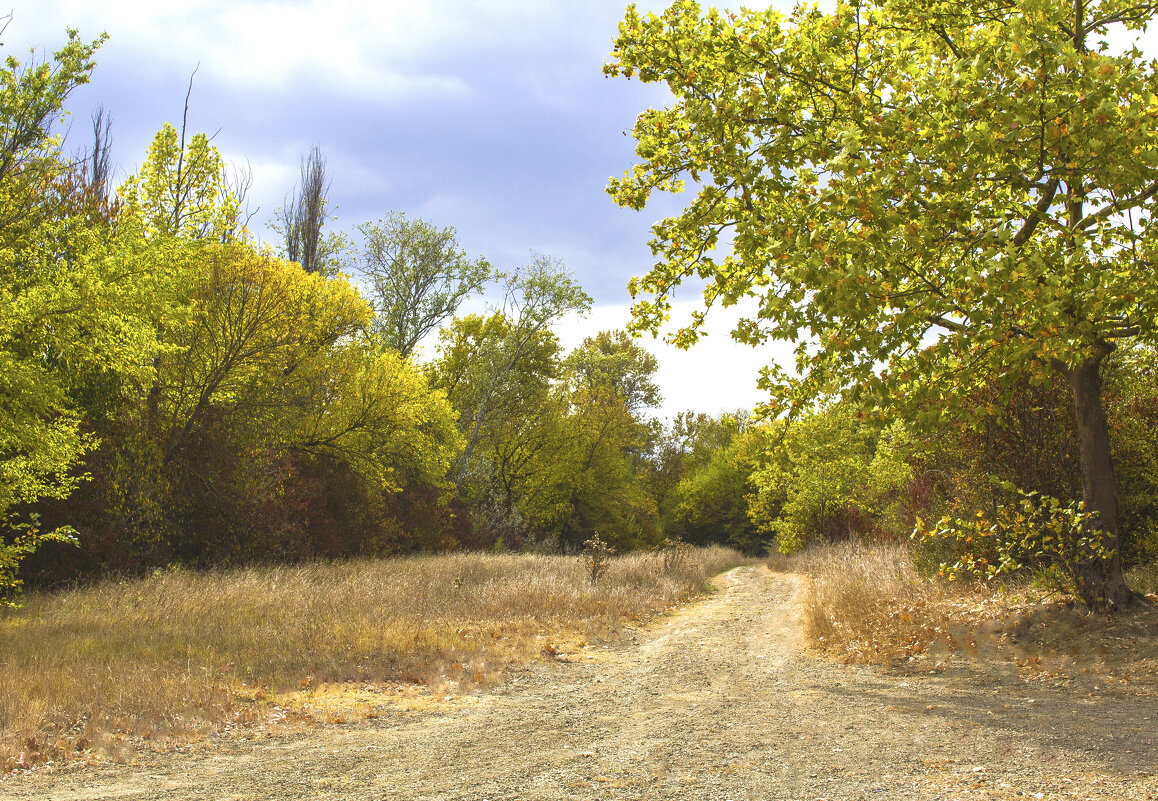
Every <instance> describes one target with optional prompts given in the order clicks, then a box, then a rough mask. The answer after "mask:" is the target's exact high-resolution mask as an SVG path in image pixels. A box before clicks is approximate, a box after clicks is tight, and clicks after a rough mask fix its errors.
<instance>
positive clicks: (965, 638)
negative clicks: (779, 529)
mask: <svg viewBox="0 0 1158 801" xmlns="http://www.w3.org/2000/svg"><path fill="white" fill-rule="evenodd" d="M774 567H776V568H779V569H790V570H798V571H801V572H805V573H807V574H808V576H809V577H810V579H811V580H810V582H809V589H808V593H807V595H806V598H805V602H804V628H805V635H806V637H807V638H808V639H809V640H810V641H811V643H812V644H813V645H814V646H816V647H817V648H820V649H821V650H824V651H827V652H829V653H831V654H833V655H836V656H838V657H839V658H842V659H844V660H846V661H850V662H861V663H882V664H892V663H896V662H898V661H900V660H905V659H908V658H910V657H913V656H915V655H917V654H924V653H928V652H932V653H934V654H937V653H940V652H947V651H953V650H958V649H970V650H976V649H980V648H984V647H985V646H986V643H987V637H988V636H989V634H991V633H992V632H993V631H996V629H997V628H998V625H995V623H994V621H1000V620H1003V619H1005V618H1010V617H1012V616H1016V615H1017V614H1018V613H1019V611H1020V610H1023V609H1025V608H1026V607H1028V606H1029V605H1030V604H1031V602H1032V598H1031V597H1030V594H1029V593H1028V587H1026V586H1016V587H1014V588H1010V587H1004V588H1000V589H999V588H996V587H990V586H981V585H969V584H957V583H954V584H949V583H947V582H938V581H934V580H932V579H928V578H924V577H922V576H920V575H919V574H918V573H917V571H916V569H915V568H914V567H913V560H912V556H911V553H910V551H909V549H908V547H907V546H906V545H904V544H888V543H886V544H876V545H870V544H865V543H860V542H856V541H848V542H843V543H839V544H832V545H823V546H818V547H814V548H810V549H808V550H807V551H804V552H803V553H801V554H797V555H796V556H794V557H791V558H790V559H788V560H787V562H783V561H782V562H781V563H780V564H778V565H775V566H774Z"/></svg>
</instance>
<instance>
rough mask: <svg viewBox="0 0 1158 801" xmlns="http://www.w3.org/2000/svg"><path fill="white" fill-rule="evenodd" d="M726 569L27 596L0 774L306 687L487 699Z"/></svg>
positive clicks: (622, 566) (244, 709)
mask: <svg viewBox="0 0 1158 801" xmlns="http://www.w3.org/2000/svg"><path fill="white" fill-rule="evenodd" d="M665 557H666V558H665ZM742 561H743V559H742V557H741V556H740V554H739V553H737V552H736V551H733V550H728V549H723V548H710V549H686V548H684V549H679V551H678V555H677V558H672V553H671V552H666V551H657V552H649V553H644V552H639V553H634V554H630V555H627V556H616V557H612V558H611V559H610V560H609V562H608V563H607V566H606V569H605V570H604V571H603V572H602V573H601V574H600V576H599V578H598V581H597V582H592V581H591V578H590V571H589V570H588V569H587V566H586V565H585V564H584V561H583V557H582V556H547V555H544V556H534V555H515V554H506V555H495V554H484V553H473V554H446V555H432V556H413V557H397V558H388V559H374V560H352V561H347V562H338V563H334V564H309V565H296V566H268V567H254V568H248V569H235V570H220V571H212V572H208V573H205V572H196V571H188V570H168V571H160V572H158V573H156V574H155V575H150V576H146V577H143V578H139V579H132V580H127V581H113V580H109V581H103V582H99V583H97V584H95V585H94V586H92V587H88V588H82V589H76V590H69V591H62V592H58V593H50V594H40V593H31V594H29V595H28V596H26V598H25V603H24V607H23V608H22V609H20V610H14V611H12V610H10V611H8V612H6V613H3V614H2V615H0V723H2V724H3V725H2V726H0V732H2V733H0V764H2V765H3V766H4V769H5V770H11V769H13V768H16V767H27V766H33V765H36V764H42V763H45V762H49V761H52V762H54V763H58V764H59V763H62V762H67V761H74V760H78V759H87V758H94V757H95V758H108V757H110V756H111V757H118V756H121V755H122V754H123V753H124V752H125V751H127V750H130V749H132V748H137V747H160V748H165V747H172V746H173V745H180V744H182V743H185V742H187V741H189V740H191V739H196V738H197V737H199V736H202V735H205V734H208V733H212V732H215V731H220V730H221V729H222V728H223V727H224V726H227V725H247V724H254V725H257V724H269V723H271V720H273V719H276V718H277V717H279V716H282V715H285V714H286V710H293V709H295V708H297V709H298V710H299V712H300V709H301V705H302V703H303V699H308V698H309V697H310V693H311V692H312V691H314V690H316V689H318V688H320V687H322V686H323V685H330V686H333V685H341V686H354V687H369V688H380V687H382V686H386V685H406V686H413V687H421V688H423V689H424V690H428V691H430V692H437V693H438V694H440V695H443V694H449V693H458V692H465V691H468V690H470V689H473V688H475V687H480V686H487V685H489V684H491V683H494V682H498V681H501V680H502V677H503V676H504V674H505V673H506V672H508V671H510V670H512V669H517V668H519V667H522V666H524V665H526V664H528V663H530V662H533V661H535V660H544V659H546V660H551V659H557V658H565V655H566V654H574V653H576V652H577V651H581V649H583V648H585V647H588V646H593V645H595V644H597V643H599V642H604V641H606V640H608V639H609V638H611V637H613V636H614V635H615V634H616V633H617V632H620V631H622V630H623V628H624V627H625V626H629V625H637V624H639V623H641V622H642V621H645V620H647V619H648V618H650V617H652V616H653V615H655V614H657V613H661V612H663V611H664V610H666V609H669V608H670V607H672V606H673V605H675V604H679V603H683V602H685V601H687V600H689V599H691V598H693V597H695V596H697V595H699V594H701V593H702V592H704V591H705V590H706V589H707V588H708V586H709V581H710V579H711V578H712V577H713V576H714V575H716V574H717V573H719V572H721V571H723V570H726V569H728V568H730V567H733V566H735V565H737V564H740V563H741V562H742ZM386 707H388V704H386V702H385V701H383V707H382V708H386ZM382 708H379V709H378V710H377V712H376V711H375V709H374V708H373V707H372V706H365V705H363V708H362V709H361V710H360V711H358V710H352V711H351V710H347V711H345V712H343V715H345V716H349V718H348V719H354V718H356V717H357V716H358V715H361V716H363V717H364V716H366V715H373V714H377V713H378V712H381V709H382ZM324 720H326V719H323V722H324Z"/></svg>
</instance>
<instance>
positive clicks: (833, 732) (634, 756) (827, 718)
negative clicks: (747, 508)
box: [0, 566, 1158, 801]
mask: <svg viewBox="0 0 1158 801" xmlns="http://www.w3.org/2000/svg"><path fill="white" fill-rule="evenodd" d="M717 584H718V585H719V588H720V591H719V592H718V593H717V594H715V595H714V596H712V597H710V598H708V599H706V600H703V601H700V602H697V603H694V604H691V605H689V606H687V607H685V608H683V609H681V610H679V611H678V612H676V613H674V614H673V615H670V616H668V617H664V618H662V619H660V620H659V621H658V622H655V623H653V624H652V625H650V626H648V627H646V628H644V629H641V630H639V631H637V632H635V633H634V634H633V635H629V636H627V637H626V638H624V639H622V640H621V641H619V642H617V643H616V644H613V645H610V646H607V647H591V648H586V649H582V650H580V651H577V652H576V653H572V654H561V655H560V658H559V659H557V660H555V661H554V662H553V663H552V664H547V665H541V666H537V667H535V668H533V669H531V670H529V671H527V672H525V673H520V674H516V675H514V676H512V677H511V678H510V679H508V680H507V681H506V682H505V683H504V684H503V685H501V686H500V687H498V688H496V689H491V690H488V691H485V692H480V693H478V694H475V695H467V696H462V697H458V698H455V699H454V700H453V701H449V702H446V703H444V704H436V705H434V706H432V707H431V708H429V709H426V710H423V711H417V712H416V711H409V712H407V711H402V710H399V711H397V712H396V713H388V714H385V715H383V716H381V717H379V718H375V719H371V720H365V721H361V722H358V723H353V724H348V725H326V726H321V727H318V728H315V729H312V730H307V731H302V732H294V733H292V734H288V735H283V736H275V737H271V738H268V739H264V740H257V741H254V740H248V741H245V740H241V739H240V737H237V736H233V737H223V738H220V739H219V740H217V741H216V742H214V743H213V744H212V745H211V746H209V747H205V748H201V749H198V750H197V751H196V752H194V753H188V754H156V755H152V754H145V755H141V756H138V757H135V758H134V761H132V762H131V763H130V764H122V765H112V764H110V765H106V766H102V767H92V766H81V767H77V768H74V769H66V770H62V771H59V772H57V773H54V774H48V773H43V772H34V773H33V774H31V775H28V776H25V777H21V778H16V779H8V780H5V781H4V782H3V783H0V797H4V798H12V799H38V801H65V800H66V799H76V800H77V801H79V800H80V799H85V800H86V801H87V800H88V799H162V798H163V799H287V798H308V799H322V800H324V801H335V800H336V799H351V800H352V799H357V800H358V801H368V800H370V799H472V800H475V799H478V800H481V799H490V800H491V801H498V800H499V799H526V800H527V801H530V800H531V799H543V800H544V801H546V800H547V799H550V800H551V801H555V799H667V798H671V799H711V800H712V801H728V800H729V799H731V800H732V801H739V799H792V800H793V801H803V800H806V799H810V800H814V801H821V800H822V799H823V800H827V801H836V799H990V798H1001V799H1004V798H1043V799H1063V798H1064V799H1145V800H1146V801H1156V800H1158V778H1156V777H1155V774H1156V772H1158V733H1156V728H1155V722H1158V697H1156V695H1155V693H1153V692H1151V691H1149V690H1146V691H1142V690H1134V689H1133V688H1126V687H1112V688H1111V687H1104V686H1102V685H1100V684H1098V682H1097V680H1096V678H1090V679H1089V680H1088V681H1073V682H1069V683H1066V684H1064V685H1062V686H1053V685H1047V684H1044V683H1041V682H1036V681H1027V680H1025V679H1023V678H1019V677H1018V675H1017V673H1016V672H1015V671H1014V670H1013V669H1012V668H1011V667H1010V666H1008V665H1002V664H997V663H992V664H986V663H982V662H979V661H977V660H974V661H972V662H970V661H968V660H962V664H960V665H958V666H957V667H953V668H951V669H949V670H947V671H946V672H944V673H939V674H932V675H917V676H913V675H907V676H903V675H897V674H895V673H887V672H883V671H880V670H876V669H872V668H852V667H846V666H841V665H837V664H833V663H831V662H828V661H826V660H824V659H819V658H817V657H816V656H815V655H814V654H812V653H809V652H807V651H804V650H803V648H802V641H801V633H800V629H801V626H800V600H801V592H802V587H803V579H801V578H799V577H798V576H794V575H789V574H781V573H773V572H771V571H769V570H768V569H767V568H765V567H762V566H761V567H740V568H736V569H735V570H733V571H731V572H729V573H727V574H725V575H724V576H722V577H720V578H719V579H717Z"/></svg>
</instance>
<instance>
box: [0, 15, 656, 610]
mask: <svg viewBox="0 0 1158 801" xmlns="http://www.w3.org/2000/svg"><path fill="white" fill-rule="evenodd" d="M99 44H100V42H99V41H97V42H94V43H85V42H83V41H82V40H81V39H79V38H78V37H77V36H76V35H75V34H73V35H71V36H70V39H69V42H68V43H67V44H66V46H65V47H64V48H62V49H61V50H60V51H58V52H57V53H56V54H55V55H54V56H53V58H52V59H51V60H50V61H47V62H45V63H39V64H37V63H32V64H25V65H20V64H17V63H15V62H10V63H9V64H8V66H7V67H5V69H4V71H3V74H2V75H0V79H2V80H3V81H4V83H5V85H6V86H7V87H8V91H7V92H6V93H5V94H4V96H3V97H2V98H0V115H2V119H0V128H2V129H3V134H4V138H3V141H2V142H0V148H2V150H3V152H2V153H0V271H2V272H3V287H2V289H0V293H2V294H0V311H2V313H0V524H2V540H0V593H6V592H10V591H12V590H14V589H16V588H17V587H18V586H19V583H20V580H21V579H25V580H32V581H36V582H39V583H43V584H51V583H55V582H60V581H65V580H70V579H76V578H82V577H86V576H92V575H99V574H102V573H107V572H110V571H116V572H139V571H142V570H147V569H151V568H155V567H161V566H167V565H174V564H179V565H190V566H202V567H203V566H216V565H223V564H235V563H246V562H253V561H261V560H282V561H292V560H302V559H311V558H332V557H341V556H352V555H374V554H387V553H398V552H406V551H413V550H437V549H455V548H497V549H502V548H537V549H543V550H554V551H558V550H573V549H576V548H579V547H581V546H582V543H583V542H584V541H585V540H587V539H589V538H590V537H592V536H593V535H594V534H596V533H598V534H599V535H600V536H601V537H602V538H603V539H604V540H605V541H608V542H610V543H611V544H612V545H614V546H615V547H616V548H618V549H620V550H629V549H632V548H635V547H640V546H645V545H654V544H656V543H657V542H659V541H660V539H661V537H662V534H661V532H660V530H659V526H658V524H657V516H656V503H655V500H654V497H653V496H652V494H651V492H650V487H649V475H650V473H649V469H648V464H649V454H650V453H651V451H652V447H653V444H654V442H655V441H656V436H657V432H658V430H659V429H658V425H657V424H656V423H655V422H654V421H653V420H651V419H650V418H648V417H647V416H646V413H647V410H648V409H649V407H653V406H655V405H656V404H657V403H658V402H659V394H658V390H657V388H656V386H655V384H654V382H653V375H654V373H655V369H656V362H655V359H654V357H652V356H651V355H650V354H649V353H647V352H646V351H645V350H643V349H642V348H640V347H639V346H637V345H636V344H634V343H633V342H632V340H631V339H630V338H629V337H627V336H626V335H625V334H623V333H622V332H604V333H601V334H599V335H597V336H595V337H591V338H589V339H587V340H586V341H585V342H584V343H583V344H582V345H581V346H580V347H579V348H577V349H576V350H574V351H573V352H570V353H565V352H564V351H563V349H562V347H561V345H560V343H559V341H558V339H557V337H556V336H555V334H554V333H553V332H552V326H553V325H554V324H555V323H556V322H558V321H559V320H560V318H561V317H562V316H564V315H565V314H567V313H569V312H573V311H583V310H586V309H587V308H588V307H589V305H590V298H589V297H588V296H587V295H586V294H585V293H584V292H583V290H582V288H581V287H580V286H579V285H578V284H577V283H576V282H575V280H574V278H573V277H572V276H571V274H570V273H569V272H568V271H567V269H566V268H565V266H564V265H563V264H561V263H560V262H558V261H557V260H554V259H552V258H550V257H547V256H534V257H533V258H532V259H531V261H530V263H529V264H527V265H526V266H524V267H521V268H519V269H517V270H514V271H510V272H506V273H503V272H499V271H496V270H495V269H494V268H493V267H492V266H491V265H490V264H489V263H487V261H486V260H485V259H482V258H472V257H469V256H467V254H465V253H464V252H463V251H462V249H461V248H460V246H459V245H458V242H457V240H456V237H455V233H454V230H453V229H450V228H447V229H439V228H437V227H435V226H433V225H431V224H429V223H427V222H424V221H422V220H412V219H408V218H407V217H405V216H404V215H400V214H394V213H392V214H388V215H386V216H385V217H383V218H382V219H381V220H379V221H376V222H368V223H365V224H363V225H361V226H359V229H358V232H357V238H356V241H355V239H354V238H353V237H349V236H346V235H345V234H343V233H341V232H333V231H330V230H329V228H327V225H326V224H327V220H328V217H327V201H326V193H327V192H328V188H329V179H328V177H327V175H326V166H325V161H324V158H323V157H322V156H321V153H320V151H318V150H317V149H316V148H315V149H314V150H313V151H312V152H310V153H309V154H307V156H306V157H304V158H303V160H302V175H301V182H300V183H299V184H298V186H296V187H295V188H294V190H293V192H292V193H291V195H290V196H289V197H287V200H286V203H285V206H284V207H283V208H282V209H281V210H280V213H279V215H278V218H277V221H276V223H275V224H274V231H275V234H276V237H275V240H276V241H275V244H274V245H273V246H272V247H271V246H268V245H261V244H259V243H257V242H256V241H255V240H254V239H253V238H252V237H251V236H250V234H249V232H248V231H247V228H246V225H247V223H248V221H249V216H250V215H249V213H248V211H247V208H246V197H245V195H246V192H247V188H248V181H247V179H246V178H245V176H242V177H241V179H240V180H239V179H238V178H237V176H236V174H235V173H232V172H231V171H230V170H229V169H228V168H227V165H226V164H225V163H224V161H223V160H222V158H221V155H220V154H219V153H218V151H217V150H216V148H215V147H213V145H212V143H211V142H210V140H209V139H208V138H207V137H206V136H205V135H203V134H195V135H191V134H189V133H188V132H187V131H185V130H183V129H182V130H178V129H177V128H174V127H173V126H171V125H165V126H164V127H163V128H162V130H161V131H160V132H159V133H158V134H157V135H156V137H155V139H154V141H153V144H152V146H151V147H150V149H149V151H148V153H147V154H146V155H145V158H144V161H143V164H142V166H141V168H140V169H139V171H138V173H137V174H135V175H133V176H131V177H130V178H129V179H128V180H127V181H125V182H124V183H123V184H122V185H121V186H119V187H117V188H116V189H115V190H114V189H113V188H112V187H111V186H110V184H109V169H108V161H109V159H108V155H109V137H110V132H109V127H108V125H107V122H104V121H102V120H103V118H102V117H97V118H96V119H95V120H94V136H93V141H92V144H91V146H90V148H89V149H88V150H87V151H86V152H84V153H82V154H80V155H78V156H68V155H66V154H65V153H64V151H63V149H62V144H61V142H60V141H59V139H58V137H57V136H56V135H55V128H56V126H57V124H58V123H59V121H60V120H61V118H62V115H63V109H64V106H65V101H66V100H67V98H68V96H69V94H70V93H71V92H72V90H73V89H74V88H75V87H76V86H79V85H81V84H84V83H85V82H87V81H88V78H89V74H90V72H91V70H92V68H93V56H94V53H95V50H96V49H97V47H98V46H99ZM343 270H346V272H350V273H357V274H358V275H359V277H360V279H361V280H360V282H359V283H355V282H353V281H352V280H351V279H350V278H349V277H347V274H346V272H343ZM484 289H485V290H489V295H490V296H492V297H493V296H495V295H496V294H497V295H501V297H502V300H501V302H500V303H497V304H495V305H494V306H493V308H491V309H489V311H487V312H486V313H484V314H475V315H466V316H455V315H456V313H457V312H458V309H459V308H460V306H461V304H462V303H463V301H464V300H466V299H467V298H469V297H471V296H476V295H479V294H480V293H481V292H483V291H484ZM439 331H440V333H439V334H438V346H437V348H436V349H435V353H434V355H433V358H430V359H427V360H425V361H424V362H422V363H419V362H417V361H416V360H415V358H414V352H415V348H416V346H417V345H418V343H419V342H420V341H422V340H423V339H424V338H425V337H427V335H430V334H432V333H434V332H439ZM18 568H19V578H18V577H17V569H18Z"/></svg>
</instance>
